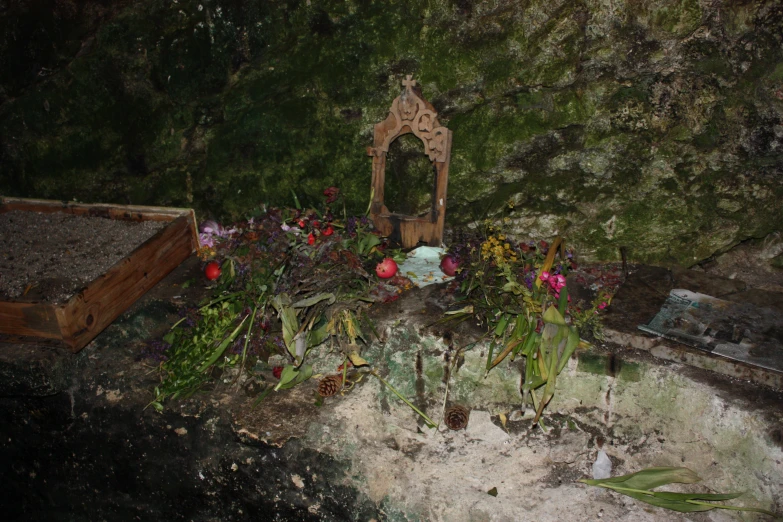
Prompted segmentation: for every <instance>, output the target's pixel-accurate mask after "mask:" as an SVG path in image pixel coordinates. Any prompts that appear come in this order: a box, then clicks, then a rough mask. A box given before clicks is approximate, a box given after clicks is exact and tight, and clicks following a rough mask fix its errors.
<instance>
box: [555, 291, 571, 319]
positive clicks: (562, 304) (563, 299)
mask: <svg viewBox="0 0 783 522" xmlns="http://www.w3.org/2000/svg"><path fill="white" fill-rule="evenodd" d="M567 307H568V287H567V286H564V287H563V288H561V289H560V297H559V298H558V301H557V311H558V312H559V313H560V315H561V316H565V311H566V308H567Z"/></svg>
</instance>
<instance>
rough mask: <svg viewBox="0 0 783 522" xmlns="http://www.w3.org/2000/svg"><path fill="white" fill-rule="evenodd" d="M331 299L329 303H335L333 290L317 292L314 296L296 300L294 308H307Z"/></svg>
mask: <svg viewBox="0 0 783 522" xmlns="http://www.w3.org/2000/svg"><path fill="white" fill-rule="evenodd" d="M327 299H328V300H329V302H328V303H326V304H328V305H330V304H332V303H334V301H335V299H336V298H335V296H334V294H333V293H331V292H323V293H320V294H316V295H314V296H313V297H310V298H308V299H302V300H301V301H297V302H295V303H294V304H293V305H292V307H293V308H307V307H308V306H313V305H314V304H317V303H320V302H321V301H325V300H327Z"/></svg>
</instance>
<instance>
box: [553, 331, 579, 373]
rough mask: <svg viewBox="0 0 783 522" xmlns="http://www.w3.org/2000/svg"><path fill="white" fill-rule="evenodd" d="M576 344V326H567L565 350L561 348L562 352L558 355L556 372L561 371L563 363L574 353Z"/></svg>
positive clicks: (577, 334) (577, 332)
mask: <svg viewBox="0 0 783 522" xmlns="http://www.w3.org/2000/svg"><path fill="white" fill-rule="evenodd" d="M577 346H579V331H578V330H577V329H576V327H574V326H570V327H569V328H568V341H567V342H566V347H565V350H563V353H562V354H561V355H560V361H558V363H557V373H558V374H559V373H560V372H562V371H563V368H565V365H566V364H568V359H570V358H571V356H572V355H573V354H574V351H576V347H577Z"/></svg>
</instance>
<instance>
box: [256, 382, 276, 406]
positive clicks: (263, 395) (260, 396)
mask: <svg viewBox="0 0 783 522" xmlns="http://www.w3.org/2000/svg"><path fill="white" fill-rule="evenodd" d="M274 389H275V387H274V386H267V388H266V389H265V390H264V391H262V392H261V393H259V394H258V397H256V399H255V400H254V401H253V406H252V407H253V408H255V407H256V406H258V405H259V404H261V401H263V400H264V399H266V396H267V395H269V394H270V393H272V392H273V391H274Z"/></svg>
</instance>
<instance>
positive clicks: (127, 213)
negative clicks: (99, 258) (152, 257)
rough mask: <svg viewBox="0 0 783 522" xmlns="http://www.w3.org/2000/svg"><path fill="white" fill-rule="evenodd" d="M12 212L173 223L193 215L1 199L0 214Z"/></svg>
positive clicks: (129, 207)
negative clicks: (61, 213)
mask: <svg viewBox="0 0 783 522" xmlns="http://www.w3.org/2000/svg"><path fill="white" fill-rule="evenodd" d="M11 210H22V211H25V212H45V213H53V212H63V213H66V214H74V215H78V216H96V217H105V218H110V219H120V220H125V221H173V220H175V219H176V218H178V217H179V216H183V215H187V214H192V213H193V211H192V210H191V209H187V208H169V207H151V206H142V205H107V204H89V203H76V202H69V201H56V200H49V199H28V198H9V197H2V198H0V213H2V212H10V211H11Z"/></svg>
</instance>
